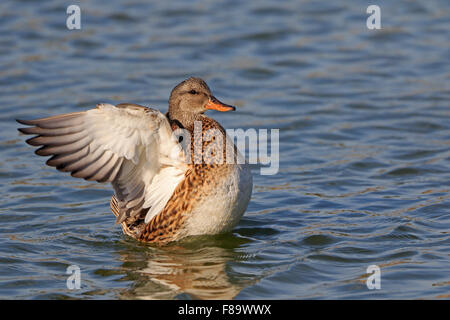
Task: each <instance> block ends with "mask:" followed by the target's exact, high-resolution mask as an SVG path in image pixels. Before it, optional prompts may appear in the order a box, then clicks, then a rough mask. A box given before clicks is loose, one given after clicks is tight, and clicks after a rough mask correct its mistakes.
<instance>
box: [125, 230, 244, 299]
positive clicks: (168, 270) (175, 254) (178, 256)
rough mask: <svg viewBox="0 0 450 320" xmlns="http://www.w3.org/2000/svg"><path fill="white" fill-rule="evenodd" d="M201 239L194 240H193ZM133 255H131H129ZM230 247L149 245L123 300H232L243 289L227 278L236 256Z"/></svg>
mask: <svg viewBox="0 0 450 320" xmlns="http://www.w3.org/2000/svg"><path fill="white" fill-rule="evenodd" d="M198 241H201V240H199V239H196V240H195V242H198ZM131 256H132V255H131ZM236 257H237V255H236V254H235V253H234V252H233V248H223V247H220V246H215V245H208V246H201V245H198V244H197V245H194V246H192V245H189V246H187V245H184V246H182V245H179V244H175V245H171V246H169V247H162V248H149V250H148V252H146V253H145V259H146V260H145V261H146V265H145V266H141V264H142V261H140V263H139V266H137V265H136V266H135V267H136V269H134V270H133V274H134V275H135V276H136V275H139V276H138V278H137V279H135V280H134V281H133V285H132V288H131V289H130V290H129V291H126V292H124V293H123V294H122V295H121V298H124V299H136V298H138V299H173V298H184V299H185V298H190V299H232V298H234V297H235V296H236V295H237V294H238V293H239V292H240V291H241V289H242V288H243V284H240V283H239V282H238V281H236V280H234V281H233V280H232V279H230V275H229V274H228V272H227V270H226V269H227V265H228V262H229V261H230V260H234V259H236ZM120 259H121V260H122V261H124V263H125V264H127V263H128V262H129V261H130V254H129V253H128V252H122V253H121V254H120Z"/></svg>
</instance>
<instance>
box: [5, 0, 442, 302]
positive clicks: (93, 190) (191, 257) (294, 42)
mask: <svg viewBox="0 0 450 320" xmlns="http://www.w3.org/2000/svg"><path fill="white" fill-rule="evenodd" d="M69 4H77V5H79V6H80V7H81V12H82V26H81V27H82V29H81V30H78V31H76V30H74V31H69V30H67V28H66V17H67V15H66V8H67V6H68V5H69ZM369 4H378V5H380V7H381V23H382V30H368V29H367V27H366V19H367V17H368V15H367V14H366V8H367V6H368V5H369ZM449 39H450V5H449V2H448V1H446V0H443V1H373V2H368V1H291V2H288V1H158V2H156V1H155V2H149V3H147V1H144V0H134V1H127V2H125V1H107V2H105V1H76V2H75V1H74V2H73V3H66V2H64V1H1V2H0V111H1V112H0V124H1V128H2V131H1V133H2V134H1V136H0V193H1V199H0V298H3V299H14V298H25V299H68V298H76V299H106V298H113V299H116V298H120V299H136V298H164V299H172V298H175V299H180V298H201V299H208V298H238V299H256V298H258V299H261V298H262V299H265V298H274V299H299V298H300V299H305V298H314V299H323V298H338V299H349V298H351V299H353V298H356V299H372V298H377V299H385V298H400V299H410V298H414V299H415V298H426V299H430V298H431V299H435V298H437V299H442V298H447V299H448V298H449V297H450V263H449V262H450V259H449V254H450V237H449V230H450V200H449V195H450V193H449V190H450V172H449V167H450V166H449V165H450V109H449V99H450V67H449V57H450V45H449ZM191 75H195V76H201V77H203V78H204V79H205V80H206V81H207V82H208V83H209V85H210V86H211V88H212V89H213V91H214V93H215V95H216V96H217V97H218V98H220V99H221V100H223V101H224V102H228V103H230V104H234V105H236V106H237V107H238V111H237V112H236V113H230V114H219V113H210V116H212V117H215V118H216V119H218V120H219V121H220V122H221V123H222V124H223V126H224V127H226V128H244V129H247V128H256V129H259V128H269V129H270V128H279V129H280V170H279V173H278V174H277V175H274V176H261V175H260V174H259V169H258V167H255V169H254V170H253V173H254V190H253V197H252V200H251V203H250V205H249V207H248V210H247V212H246V214H245V216H244V218H243V219H242V221H241V223H240V224H239V225H238V226H237V227H236V228H235V229H234V230H233V232H232V233H230V234H226V235H221V236H216V237H200V238H195V239H192V240H188V241H184V242H181V243H177V244H174V245H171V246H168V247H164V248H152V247H148V246H146V245H142V244H139V243H137V242H136V241H134V240H131V239H129V238H127V237H125V236H124V235H122V233H121V230H120V228H119V227H118V226H116V225H114V217H113V215H112V213H110V211H109V199H110V196H111V194H112V189H111V187H110V186H108V185H101V184H96V183H90V182H85V181H83V180H77V179H74V178H71V177H70V176H69V175H67V174H62V173H59V172H57V171H55V170H54V169H52V168H49V167H46V166H45V165H44V163H45V159H44V158H41V157H38V156H35V155H34V154H33V151H34V150H33V149H32V148H31V147H29V146H27V145H26V144H25V143H24V140H25V137H23V136H20V135H19V134H18V132H17V131H16V128H17V126H18V125H17V124H16V123H15V122H14V119H15V118H26V119H29V118H37V117H43V116H49V115H55V114H60V113H66V112H73V111H80V110H86V109H89V108H92V107H94V106H95V104H96V103H99V102H109V103H120V102H133V103H139V104H144V105H148V106H152V107H156V108H160V109H161V110H164V111H165V110H166V109H167V99H168V96H169V93H170V90H171V89H172V87H173V86H174V85H175V84H177V83H178V82H179V81H181V80H183V79H185V78H186V77H188V76H191ZM372 264H376V265H378V266H379V267H380V268H381V289H380V290H368V288H367V286H366V283H365V282H366V279H367V277H368V274H367V273H366V269H367V267H368V266H369V265H372ZM70 265H78V266H79V267H80V269H81V288H80V289H79V290H69V289H67V287H66V279H67V275H66V269H67V267H68V266H70Z"/></svg>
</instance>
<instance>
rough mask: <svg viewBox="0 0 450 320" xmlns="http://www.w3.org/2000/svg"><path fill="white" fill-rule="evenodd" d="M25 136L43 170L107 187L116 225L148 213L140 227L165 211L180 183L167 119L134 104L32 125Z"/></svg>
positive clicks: (181, 166)
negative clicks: (116, 206) (42, 161)
mask: <svg viewBox="0 0 450 320" xmlns="http://www.w3.org/2000/svg"><path fill="white" fill-rule="evenodd" d="M17 121H18V122H19V123H21V124H24V125H29V126H31V127H28V128H20V129H19V131H20V132H22V133H24V134H34V135H37V136H36V137H33V138H31V139H28V140H27V143H28V144H30V145H32V146H41V147H40V148H39V149H37V150H36V154H38V155H40V156H51V158H50V159H49V160H48V161H47V164H48V165H49V166H52V167H56V169H58V170H60V171H64V172H70V173H71V175H72V176H74V177H77V178H83V179H86V180H94V181H98V182H111V183H112V185H113V187H114V191H115V196H116V198H117V199H118V203H119V216H118V217H117V222H118V223H120V222H122V221H124V220H125V219H127V218H129V217H135V216H136V215H138V214H139V213H141V212H142V210H143V209H147V210H148V211H147V213H146V218H145V222H146V223H147V222H148V221H150V220H151V218H152V217H154V216H155V215H157V214H158V213H159V212H160V211H161V210H162V209H163V208H164V206H165V205H166V203H167V201H168V200H169V198H170V197H171V195H172V193H173V191H174V190H175V188H176V186H177V185H178V184H179V183H180V182H181V181H182V180H183V179H184V174H185V172H186V169H187V166H186V164H185V162H184V154H183V150H182V148H181V146H180V144H179V143H178V141H177V139H176V137H175V136H174V135H173V133H172V130H171V127H170V125H169V122H168V120H167V118H166V117H165V116H164V115H163V114H162V113H161V112H159V111H157V110H154V109H150V108H146V107H143V106H139V105H134V104H119V105H117V106H113V105H110V104H99V105H97V108H96V109H91V110H87V111H84V112H75V113H69V114H63V115H58V116H53V117H49V118H43V119H36V120H17Z"/></svg>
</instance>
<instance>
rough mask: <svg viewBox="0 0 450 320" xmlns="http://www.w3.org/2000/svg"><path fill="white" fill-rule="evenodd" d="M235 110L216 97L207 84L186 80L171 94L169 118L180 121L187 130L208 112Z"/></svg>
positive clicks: (191, 79) (196, 79) (196, 80)
mask: <svg viewBox="0 0 450 320" xmlns="http://www.w3.org/2000/svg"><path fill="white" fill-rule="evenodd" d="M235 109H236V108H235V107H233V106H230V105H228V104H225V103H223V102H221V101H219V100H218V99H217V98H216V97H214V96H213V95H212V93H211V90H210V89H209V87H208V85H207V84H206V82H205V81H203V80H202V79H200V78H189V79H187V80H184V81H183V82H181V83H179V84H178V85H177V86H176V87H175V88H174V89H173V90H172V92H171V93H170V98H169V118H170V119H171V120H177V121H179V122H180V123H181V124H182V125H183V126H184V127H185V128H188V127H190V126H191V125H192V124H193V122H194V121H195V120H196V119H197V118H198V115H200V114H203V113H204V112H205V111H207V110H218V111H222V112H226V111H233V110H235Z"/></svg>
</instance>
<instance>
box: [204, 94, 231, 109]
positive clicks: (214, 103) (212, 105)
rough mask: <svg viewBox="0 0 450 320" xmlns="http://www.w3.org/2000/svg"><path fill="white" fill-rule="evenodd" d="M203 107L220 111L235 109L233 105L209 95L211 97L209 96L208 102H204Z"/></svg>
mask: <svg viewBox="0 0 450 320" xmlns="http://www.w3.org/2000/svg"><path fill="white" fill-rule="evenodd" d="M205 108H206V109H210V110H217V111H222V112H226V111H234V110H236V108H235V107H233V106H230V105H228V104H225V103H223V102H220V101H219V100H217V99H216V97H214V96H211V98H209V102H208V103H207V104H206V106H205Z"/></svg>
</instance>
